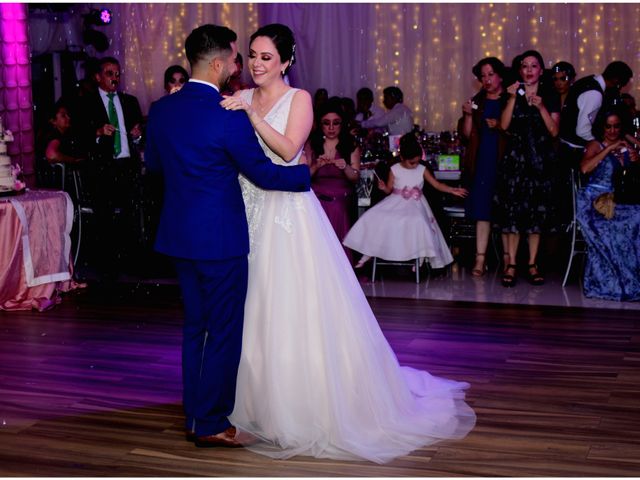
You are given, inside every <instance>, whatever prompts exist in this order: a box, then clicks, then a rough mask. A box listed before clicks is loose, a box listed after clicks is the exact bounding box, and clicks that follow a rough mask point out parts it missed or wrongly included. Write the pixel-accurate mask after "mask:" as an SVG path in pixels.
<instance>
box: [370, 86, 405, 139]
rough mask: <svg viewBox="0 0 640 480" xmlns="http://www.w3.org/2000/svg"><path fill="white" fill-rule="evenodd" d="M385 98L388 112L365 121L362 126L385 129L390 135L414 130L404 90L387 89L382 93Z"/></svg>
mask: <svg viewBox="0 0 640 480" xmlns="http://www.w3.org/2000/svg"><path fill="white" fill-rule="evenodd" d="M382 93H383V95H384V97H383V101H382V103H384V106H385V107H386V108H387V110H388V111H387V112H386V113H385V114H384V115H382V116H381V117H377V118H369V120H364V121H363V122H362V123H361V124H360V126H361V127H363V128H374V127H384V128H386V129H387V130H389V135H404V134H405V133H409V132H410V131H411V130H413V115H412V114H411V110H410V109H409V107H407V106H406V105H405V104H404V103H402V102H403V101H404V96H403V94H402V90H400V89H399V88H398V87H387V88H385V89H384V90H383V91H382Z"/></svg>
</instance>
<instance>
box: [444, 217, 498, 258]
mask: <svg viewBox="0 0 640 480" xmlns="http://www.w3.org/2000/svg"><path fill="white" fill-rule="evenodd" d="M442 210H443V212H444V215H445V217H446V218H447V220H448V229H447V243H448V244H449V247H450V248H452V247H453V246H454V245H456V244H459V243H460V241H471V240H473V241H475V239H476V222H475V221H474V220H468V219H467V218H466V217H465V209H464V207H462V206H458V205H448V206H445V207H443V209H442ZM490 242H491V245H492V246H493V254H494V255H495V258H496V260H500V258H501V257H500V252H499V251H498V244H499V243H500V239H499V234H497V232H496V231H495V230H494V229H491V237H490Z"/></svg>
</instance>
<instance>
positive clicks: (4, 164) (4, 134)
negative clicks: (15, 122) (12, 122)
mask: <svg viewBox="0 0 640 480" xmlns="http://www.w3.org/2000/svg"><path fill="white" fill-rule="evenodd" d="M7 142H13V134H12V133H11V131H10V130H5V129H4V127H3V126H2V119H1V118H0V193H1V192H9V191H13V190H15V188H16V176H17V171H18V170H17V168H16V167H13V166H12V165H11V158H10V157H9V155H7Z"/></svg>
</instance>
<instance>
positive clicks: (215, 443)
mask: <svg viewBox="0 0 640 480" xmlns="http://www.w3.org/2000/svg"><path fill="white" fill-rule="evenodd" d="M235 436H236V427H229V428H227V429H226V430H225V431H224V432H220V433H216V434H215V435H205V436H202V437H196V439H195V443H196V447H199V448H213V447H226V448H240V447H242V444H241V443H240V442H238V441H237V440H236V439H235V438H234V437H235Z"/></svg>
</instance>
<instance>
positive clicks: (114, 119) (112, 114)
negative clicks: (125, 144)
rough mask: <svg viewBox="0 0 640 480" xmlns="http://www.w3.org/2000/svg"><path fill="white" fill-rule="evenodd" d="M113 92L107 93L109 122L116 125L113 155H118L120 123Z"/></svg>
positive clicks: (119, 148)
mask: <svg viewBox="0 0 640 480" xmlns="http://www.w3.org/2000/svg"><path fill="white" fill-rule="evenodd" d="M114 96H115V93H107V97H109V123H110V124H111V125H113V126H114V127H116V131H115V132H114V133H113V156H114V157H117V156H118V155H120V150H121V147H120V124H119V123H118V112H116V106H115V104H114V103H113V97H114Z"/></svg>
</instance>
